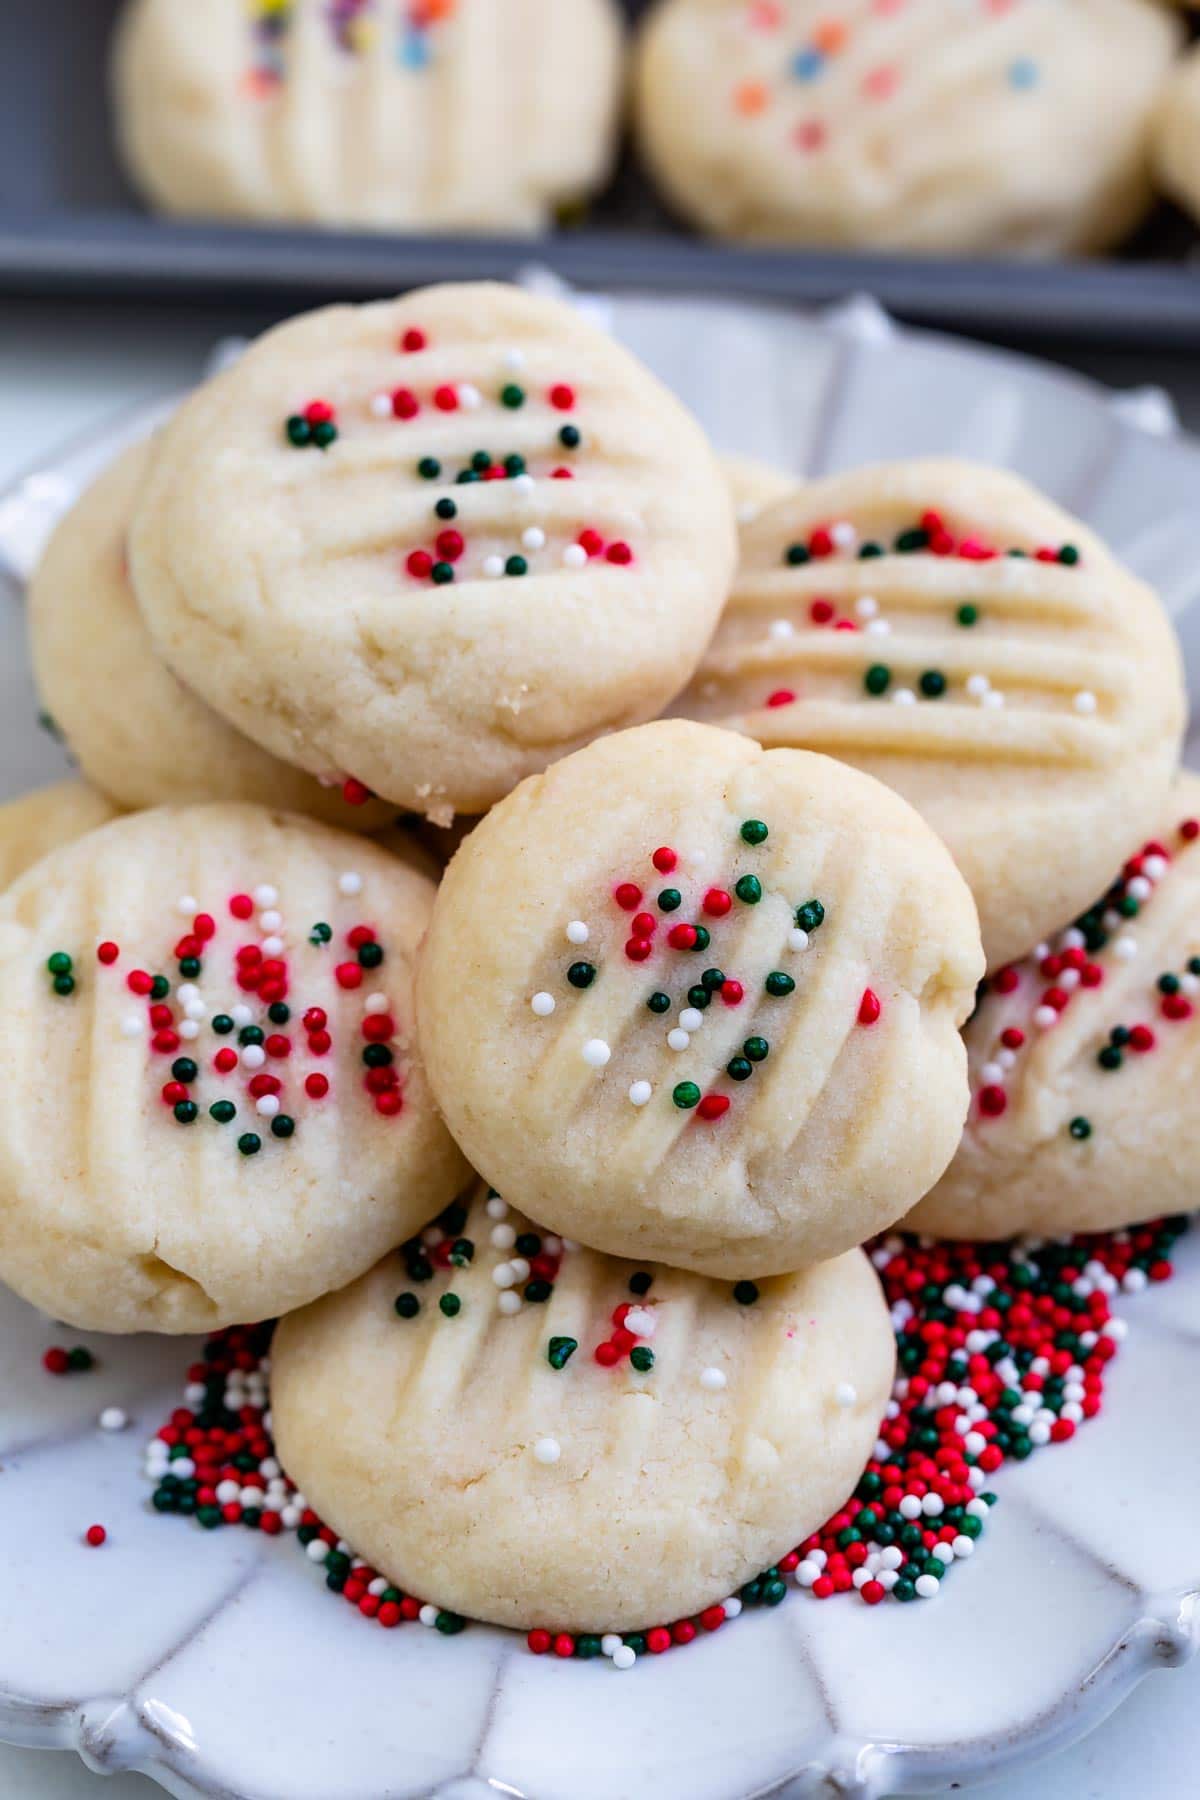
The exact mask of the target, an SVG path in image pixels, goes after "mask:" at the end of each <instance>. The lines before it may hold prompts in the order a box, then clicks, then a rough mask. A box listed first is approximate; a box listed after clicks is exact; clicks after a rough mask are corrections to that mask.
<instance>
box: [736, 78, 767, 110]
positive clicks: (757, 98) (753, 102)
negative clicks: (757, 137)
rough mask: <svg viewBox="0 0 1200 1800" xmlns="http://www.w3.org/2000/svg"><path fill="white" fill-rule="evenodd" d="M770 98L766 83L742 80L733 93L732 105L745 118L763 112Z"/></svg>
mask: <svg viewBox="0 0 1200 1800" xmlns="http://www.w3.org/2000/svg"><path fill="white" fill-rule="evenodd" d="M770 100H771V96H770V94H769V93H768V91H767V85H766V83H765V82H763V81H743V82H742V83H741V85H740V86H739V87H737V88H735V89H734V93H733V104H734V106H735V107H736V108H737V110H738V112H740V113H741V114H742V115H743V117H745V118H747V119H750V118H753V117H754V116H755V114H756V113H761V112H765V111H766V110H767V107H768V105H769V104H770Z"/></svg>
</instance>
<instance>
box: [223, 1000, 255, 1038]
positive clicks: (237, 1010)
mask: <svg viewBox="0 0 1200 1800" xmlns="http://www.w3.org/2000/svg"><path fill="white" fill-rule="evenodd" d="M229 1016H230V1018H231V1019H232V1020H233V1022H234V1024H235V1025H236V1026H237V1027H238V1029H239V1031H240V1030H241V1028H242V1026H243V1025H249V1024H250V1022H251V1020H252V1019H253V1018H254V1014H253V1013H252V1012H251V1010H250V1008H249V1007H248V1006H247V1005H246V1003H245V1001H244V1000H239V1001H238V1003H237V1005H236V1006H231V1007H230V1009H229Z"/></svg>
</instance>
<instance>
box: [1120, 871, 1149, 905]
mask: <svg viewBox="0 0 1200 1800" xmlns="http://www.w3.org/2000/svg"><path fill="white" fill-rule="evenodd" d="M1125 892H1126V893H1127V894H1130V895H1132V897H1133V898H1134V899H1135V900H1148V899H1149V898H1150V896H1151V894H1152V893H1153V892H1154V885H1153V883H1152V882H1149V881H1147V880H1146V877H1145V876H1144V875H1134V876H1131V878H1130V879H1129V880H1128V881H1127V882H1126V883H1125Z"/></svg>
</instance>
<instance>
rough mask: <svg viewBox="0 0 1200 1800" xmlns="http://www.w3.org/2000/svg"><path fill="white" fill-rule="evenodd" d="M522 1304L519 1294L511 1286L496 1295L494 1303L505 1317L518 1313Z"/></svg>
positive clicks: (508, 1317)
mask: <svg viewBox="0 0 1200 1800" xmlns="http://www.w3.org/2000/svg"><path fill="white" fill-rule="evenodd" d="M524 1304H525V1302H524V1301H523V1300H522V1298H521V1296H520V1294H518V1293H516V1292H515V1290H514V1289H512V1288H506V1289H505V1290H504V1292H503V1293H502V1294H497V1295H496V1305H497V1306H498V1307H499V1309H500V1311H501V1312H502V1313H503V1314H504V1316H505V1318H507V1319H511V1318H512V1316H513V1314H514V1313H519V1312H520V1311H521V1308H522V1307H523V1306H524Z"/></svg>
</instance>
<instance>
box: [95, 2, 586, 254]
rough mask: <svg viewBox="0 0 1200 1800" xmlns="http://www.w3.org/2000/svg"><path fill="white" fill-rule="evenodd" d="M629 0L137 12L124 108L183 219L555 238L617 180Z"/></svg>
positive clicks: (128, 126) (122, 66) (122, 61)
mask: <svg viewBox="0 0 1200 1800" xmlns="http://www.w3.org/2000/svg"><path fill="white" fill-rule="evenodd" d="M621 60H622V45H621V26H620V18H619V13H618V11H617V8H616V6H615V5H614V3H613V0H553V4H552V5H547V4H546V0H205V4H204V5H202V6H195V5H186V4H185V5H183V6H180V5H179V0H131V4H130V6H129V10H128V13H127V15H126V18H125V20H124V23H123V25H122V28H121V30H120V32H119V35H118V39H117V51H116V57H115V63H114V71H113V74H114V82H113V85H114V100H115V105H116V112H117V124H118V128H119V133H120V138H121V143H122V147H123V151H124V156H125V161H126V163H127V165H128V167H129V170H130V173H131V174H132V176H133V178H134V180H135V181H136V182H137V184H138V186H139V187H140V188H141V189H142V190H143V191H144V192H145V194H146V195H147V197H148V198H149V199H150V200H151V201H152V202H153V204H154V205H156V206H159V207H163V208H165V209H166V210H167V211H168V212H178V213H195V214H201V215H204V214H208V215H216V216H229V217H232V218H248V219H296V220H312V221H315V222H317V223H320V224H325V225H354V226H360V227H366V228H369V229H376V230H378V229H383V230H394V229H404V230H417V231H427V230H430V229H436V228H441V229H455V230H460V231H463V230H469V231H520V232H524V231H536V230H538V229H540V228H541V227H543V226H545V225H546V224H548V223H549V222H550V220H551V218H552V216H553V214H554V212H555V210H556V209H557V208H559V207H561V206H564V205H566V204H570V203H576V202H578V201H579V200H581V199H583V198H584V197H585V196H586V195H588V194H589V193H590V192H592V190H594V189H595V188H598V187H600V186H601V185H602V184H603V182H604V181H605V179H606V177H607V175H608V171H609V167H610V164H611V161H612V156H613V150H614V140H615V134H616V123H617V104H618V98H619V93H620V86H621Z"/></svg>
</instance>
